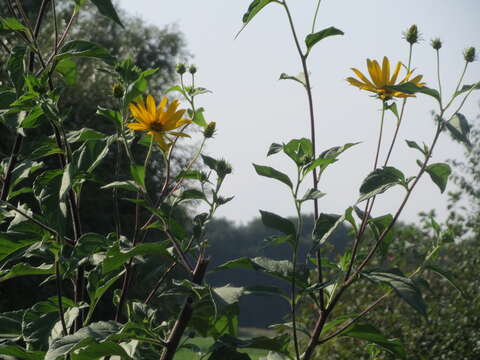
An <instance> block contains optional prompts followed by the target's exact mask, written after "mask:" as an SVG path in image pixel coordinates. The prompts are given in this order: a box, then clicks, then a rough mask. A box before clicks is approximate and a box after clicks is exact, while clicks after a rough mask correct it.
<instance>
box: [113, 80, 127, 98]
mask: <svg viewBox="0 0 480 360" xmlns="http://www.w3.org/2000/svg"><path fill="white" fill-rule="evenodd" d="M112 92H113V96H114V97H116V98H117V99H121V98H122V97H123V93H124V92H125V90H124V88H123V86H122V84H120V83H115V84H113V87H112Z"/></svg>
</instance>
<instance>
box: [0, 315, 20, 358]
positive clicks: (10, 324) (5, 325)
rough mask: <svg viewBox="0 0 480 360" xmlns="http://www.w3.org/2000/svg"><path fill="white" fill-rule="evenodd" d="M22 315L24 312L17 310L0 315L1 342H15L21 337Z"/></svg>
mask: <svg viewBox="0 0 480 360" xmlns="http://www.w3.org/2000/svg"><path fill="white" fill-rule="evenodd" d="M23 313H24V310H18V311H9V312H4V313H1V314H0V338H1V339H2V340H3V339H10V340H11V341H17V340H19V339H20V338H21V337H22V318H23ZM0 354H1V351H0Z"/></svg>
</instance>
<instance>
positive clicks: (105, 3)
mask: <svg viewBox="0 0 480 360" xmlns="http://www.w3.org/2000/svg"><path fill="white" fill-rule="evenodd" d="M90 1H91V2H92V3H94V4H95V6H96V7H97V8H98V11H100V14H102V15H104V16H106V17H108V18H109V19H111V20H113V21H114V22H116V23H117V24H118V25H120V26H121V27H124V26H123V24H122V22H121V21H120V18H119V17H118V14H117V11H116V10H115V7H114V6H113V4H112V1H111V0H90Z"/></svg>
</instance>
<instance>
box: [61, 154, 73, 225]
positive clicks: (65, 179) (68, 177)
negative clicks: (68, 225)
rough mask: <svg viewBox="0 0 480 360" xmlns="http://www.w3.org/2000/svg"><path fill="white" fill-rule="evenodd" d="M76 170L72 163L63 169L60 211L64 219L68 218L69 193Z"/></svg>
mask: <svg viewBox="0 0 480 360" xmlns="http://www.w3.org/2000/svg"><path fill="white" fill-rule="evenodd" d="M73 172H74V169H73V165H72V163H68V164H67V165H66V166H65V168H64V169H63V175H62V183H61V185H60V191H59V196H58V198H59V201H60V211H61V212H62V215H63V216H64V217H66V216H67V194H68V191H69V190H70V189H71V188H72V180H73V178H74V175H73Z"/></svg>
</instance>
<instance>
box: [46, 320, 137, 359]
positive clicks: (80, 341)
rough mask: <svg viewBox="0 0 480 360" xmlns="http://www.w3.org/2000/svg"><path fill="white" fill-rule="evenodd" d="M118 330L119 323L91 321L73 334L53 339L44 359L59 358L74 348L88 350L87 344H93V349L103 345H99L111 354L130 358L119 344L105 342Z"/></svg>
mask: <svg viewBox="0 0 480 360" xmlns="http://www.w3.org/2000/svg"><path fill="white" fill-rule="evenodd" d="M119 331H120V324H118V323H116V322H114V321H100V322H96V323H93V324H91V325H89V326H87V327H84V328H81V329H80V330H78V331H77V332H76V333H74V334H73V335H67V336H64V337H61V338H58V339H55V340H54V341H53V342H52V344H51V345H50V348H49V349H48V352H47V354H46V355H45V360H57V359H58V360H59V359H62V358H64V356H65V355H68V354H70V353H71V352H73V351H74V350H77V349H82V348H83V350H84V351H87V352H88V347H89V346H93V349H94V350H96V351H98V345H103V346H102V347H101V348H103V349H105V348H106V347H108V348H109V351H110V354H111V355H119V356H121V357H122V359H129V360H130V359H131V357H130V356H128V354H127V353H126V352H125V350H123V348H122V347H121V346H120V345H118V344H115V343H112V342H105V340H107V339H108V338H109V337H110V336H113V335H115V334H116V333H118V332H119ZM114 344H115V345H116V346H115V345H114ZM112 350H113V351H112ZM102 354H105V352H103V351H102ZM79 359H81V360H84V359H92V358H91V357H80V358H79Z"/></svg>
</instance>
